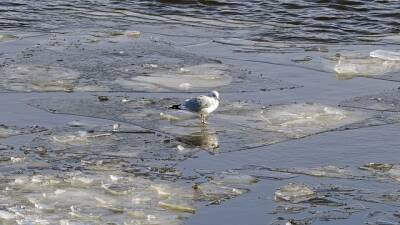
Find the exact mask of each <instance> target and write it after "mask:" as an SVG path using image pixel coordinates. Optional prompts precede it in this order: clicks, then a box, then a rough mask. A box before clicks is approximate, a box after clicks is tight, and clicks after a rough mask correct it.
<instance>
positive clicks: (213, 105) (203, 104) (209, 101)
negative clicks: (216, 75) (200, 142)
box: [183, 91, 219, 124]
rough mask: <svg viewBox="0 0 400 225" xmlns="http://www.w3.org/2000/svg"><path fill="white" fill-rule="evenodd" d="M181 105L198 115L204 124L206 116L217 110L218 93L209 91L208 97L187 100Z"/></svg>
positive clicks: (201, 96) (202, 96)
mask: <svg viewBox="0 0 400 225" xmlns="http://www.w3.org/2000/svg"><path fill="white" fill-rule="evenodd" d="M183 105H184V108H185V109H186V110H188V111H190V112H193V113H197V114H199V116H200V120H201V123H202V124H206V123H207V117H208V115H209V114H210V113H212V112H214V111H215V110H216V109H217V108H218V105H219V93H218V92H217V91H211V92H210V93H209V94H208V95H200V96H198V97H195V98H190V99H187V100H186V101H185V103H184V104H183Z"/></svg>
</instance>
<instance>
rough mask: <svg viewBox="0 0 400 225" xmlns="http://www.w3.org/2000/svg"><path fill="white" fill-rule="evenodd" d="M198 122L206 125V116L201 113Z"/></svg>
mask: <svg viewBox="0 0 400 225" xmlns="http://www.w3.org/2000/svg"><path fill="white" fill-rule="evenodd" d="M200 120H201V123H202V124H206V123H207V122H206V116H205V115H204V114H203V113H201V114H200Z"/></svg>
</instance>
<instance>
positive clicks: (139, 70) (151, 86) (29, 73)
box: [0, 31, 299, 92]
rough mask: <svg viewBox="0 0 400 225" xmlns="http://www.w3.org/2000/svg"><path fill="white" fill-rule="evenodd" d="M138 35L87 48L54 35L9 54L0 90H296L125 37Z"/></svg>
mask: <svg viewBox="0 0 400 225" xmlns="http://www.w3.org/2000/svg"><path fill="white" fill-rule="evenodd" d="M136 34H137V33H129V32H128V33H123V32H115V31H111V32H110V34H108V35H104V32H103V34H102V35H100V36H96V38H98V39H96V41H92V42H89V43H88V42H87V41H86V40H87V38H88V36H89V35H82V34H76V35H70V36H69V35H55V36H53V37H52V38H51V39H50V40H49V41H48V42H45V43H41V44H40V45H37V46H35V47H34V48H29V49H24V51H21V52H12V53H9V58H7V60H6V66H5V67H4V68H2V69H1V70H0V78H2V80H1V81H0V90H3V91H4V90H8V91H22V92H47V91H66V92H71V91H86V92H89V91H92V92H94V91H145V92H176V91H188V92H194V91H195V92H200V91H201V92H203V91H204V92H206V91H209V89H214V88H218V89H219V90H220V91H224V92H238V91H259V90H264V91H266V90H277V89H288V88H296V87H299V86H298V85H294V84H291V83H287V82H283V81H280V80H273V79H269V78H267V77H265V76H262V75H258V74H257V75H256V74H251V73H250V72H249V71H244V70H240V69H238V68H235V67H233V66H229V65H224V64H222V63H220V62H218V61H216V60H213V59H210V58H205V57H202V56H199V55H195V54H193V53H190V52H185V51H182V50H179V49H177V48H175V47H173V46H171V45H169V44H164V43H162V42H157V41H151V40H150V41H145V40H142V39H141V38H137V39H136V38H135V39H134V40H132V38H129V35H131V36H132V35H133V36H135V35H136ZM111 37H112V38H111ZM91 38H92V37H91Z"/></svg>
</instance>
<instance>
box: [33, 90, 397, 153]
mask: <svg viewBox="0 0 400 225" xmlns="http://www.w3.org/2000/svg"><path fill="white" fill-rule="evenodd" d="M107 99H108V100H107V101H100V100H99V99H98V98H97V97H96V96H93V97H88V98H65V99H62V98H52V99H33V100H31V101H30V103H29V104H30V105H31V106H34V107H38V108H40V109H44V110H46V111H49V112H52V113H62V114H73V115H81V116H89V117H95V118H106V119H112V120H118V121H122V122H129V123H132V124H136V125H140V126H142V127H145V128H147V129H151V130H153V131H157V132H160V133H165V134H168V135H171V136H172V137H174V138H175V139H176V140H178V141H180V142H182V143H183V144H186V145H187V147H189V148H193V147H194V148H195V147H200V148H203V149H206V150H208V151H209V152H210V153H221V152H232V151H238V150H244V149H247V148H254V147H259V146H263V145H270V144H274V143H279V142H282V141H287V140H291V139H297V138H303V137H306V136H309V135H315V134H318V133H323V132H328V131H335V130H345V129H357V128H362V127H368V126H377V125H384V124H389V123H396V122H397V118H396V117H393V116H392V115H391V114H384V113H380V112H369V111H359V110H347V109H343V108H339V107H331V106H324V105H321V104H317V103H303V104H301V103H295V104H286V105H271V106H267V107H264V106H260V105H256V104H251V103H242V102H232V103H229V102H225V103H223V104H222V105H221V106H220V107H219V109H218V111H217V112H216V113H214V114H213V115H212V116H211V117H210V125H209V126H208V127H204V126H201V125H200V124H199V120H198V118H197V116H196V115H195V114H192V113H189V112H187V111H182V110H174V109H171V108H172V107H173V106H174V105H177V104H180V103H182V102H183V101H184V99H179V98H162V99H147V98H142V99H138V98H129V97H118V96H115V97H114V96H110V97H108V98H107ZM183 147H185V146H183Z"/></svg>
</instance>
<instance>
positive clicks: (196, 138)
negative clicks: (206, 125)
mask: <svg viewBox="0 0 400 225" xmlns="http://www.w3.org/2000/svg"><path fill="white" fill-rule="evenodd" d="M177 140H178V141H180V142H183V143H186V144H189V145H194V146H198V147H200V148H203V149H206V150H208V151H210V152H211V153H216V152H217V151H216V149H217V148H218V147H219V143H218V136H217V134H216V133H209V132H207V131H205V130H203V131H200V132H195V133H191V134H189V135H183V136H180V137H177Z"/></svg>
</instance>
